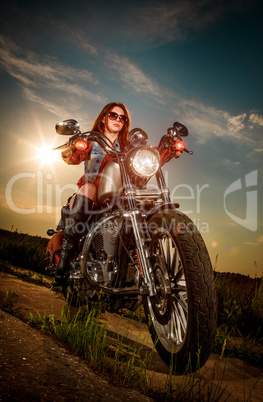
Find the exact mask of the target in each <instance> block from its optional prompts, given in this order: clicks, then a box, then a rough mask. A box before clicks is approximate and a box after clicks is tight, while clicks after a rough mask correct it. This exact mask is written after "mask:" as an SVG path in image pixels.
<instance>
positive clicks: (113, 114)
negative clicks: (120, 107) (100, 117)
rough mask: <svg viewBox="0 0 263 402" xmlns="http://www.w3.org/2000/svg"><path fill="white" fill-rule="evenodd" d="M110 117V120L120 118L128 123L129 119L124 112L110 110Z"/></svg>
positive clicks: (122, 121)
mask: <svg viewBox="0 0 263 402" xmlns="http://www.w3.org/2000/svg"><path fill="white" fill-rule="evenodd" d="M108 117H109V119H110V120H117V119H118V118H119V119H120V122H121V123H122V124H124V123H126V121H127V120H128V119H127V117H126V116H125V115H124V114H118V113H115V112H109V113H108Z"/></svg>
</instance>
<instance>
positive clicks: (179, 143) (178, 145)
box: [174, 140, 185, 151]
mask: <svg viewBox="0 0 263 402" xmlns="http://www.w3.org/2000/svg"><path fill="white" fill-rule="evenodd" d="M174 147H175V149H176V150H177V151H183V150H184V149H185V144H184V142H183V141H182V140H177V141H175V144H174Z"/></svg>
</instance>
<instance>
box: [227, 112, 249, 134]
mask: <svg viewBox="0 0 263 402" xmlns="http://www.w3.org/2000/svg"><path fill="white" fill-rule="evenodd" d="M246 117H247V115H246V113H243V114H240V115H238V116H232V117H229V118H228V123H227V125H228V128H229V131H230V132H231V133H234V134H236V133H237V132H238V131H240V130H243V128H244V127H245V125H244V120H245V118H246Z"/></svg>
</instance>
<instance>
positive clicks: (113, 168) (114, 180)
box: [97, 161, 122, 205]
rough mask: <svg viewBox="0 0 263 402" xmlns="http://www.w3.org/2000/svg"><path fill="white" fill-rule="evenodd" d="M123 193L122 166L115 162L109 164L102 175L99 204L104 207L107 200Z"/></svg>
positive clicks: (98, 197) (98, 196)
mask: <svg viewBox="0 0 263 402" xmlns="http://www.w3.org/2000/svg"><path fill="white" fill-rule="evenodd" d="M121 191H122V180H121V172H120V166H119V164H118V163H117V162H115V161H110V162H109V163H107V165H106V166H105V168H104V169H103V172H102V174H101V178H100V182H99V188H98V195H97V202H98V204H99V205H102V204H103V203H104V202H105V201H106V200H107V199H111V198H112V197H114V196H116V195H118V194H120V193H121Z"/></svg>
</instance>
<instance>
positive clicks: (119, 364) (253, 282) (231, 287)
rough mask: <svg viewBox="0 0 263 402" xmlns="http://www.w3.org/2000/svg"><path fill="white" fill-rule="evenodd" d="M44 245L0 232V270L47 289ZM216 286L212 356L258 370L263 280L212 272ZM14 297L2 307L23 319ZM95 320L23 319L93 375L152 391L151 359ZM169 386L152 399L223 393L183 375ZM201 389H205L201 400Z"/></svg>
mask: <svg viewBox="0 0 263 402" xmlns="http://www.w3.org/2000/svg"><path fill="white" fill-rule="evenodd" d="M47 242H48V239H42V238H39V237H35V236H29V235H25V234H20V233H17V232H8V231H4V230H1V229H0V253H1V260H2V262H0V269H1V270H2V271H4V272H9V273H12V274H15V275H17V276H19V277H20V278H21V279H22V280H25V281H27V282H31V283H35V284H38V285H45V286H50V283H47V284H46V282H45V280H44V277H43V272H44V265H45V249H46V245H47ZM10 264H14V265H19V266H20V267H22V268H23V267H24V268H27V270H26V271H25V270H23V269H21V270H20V269H17V268H12V267H11V266H10ZM31 271H34V273H33V272H31ZM215 281H216V288H217V293H218V311H219V315H218V329H217V333H216V339H215V347H214V352H215V353H217V354H219V355H220V356H222V357H223V356H224V357H225V356H232V357H237V358H239V359H242V360H245V361H247V362H249V363H252V364H255V365H261V366H262V361H263V279H262V278H257V279H252V278H249V277H247V276H244V275H239V274H230V273H219V272H215ZM16 298H17V295H16V294H14V293H11V292H8V293H7V294H6V297H5V300H4V302H3V306H2V308H3V309H4V310H5V311H7V312H8V313H11V314H14V315H16V316H18V317H19V318H22V317H21V312H20V310H19V309H15V308H14V306H13V302H14V301H15V300H16ZM122 314H123V315H124V316H125V317H128V318H132V319H135V320H137V321H139V322H145V317H144V312H143V310H142V309H140V308H139V309H138V310H136V312H135V313H134V312H132V313H131V312H129V311H127V310H123V311H122ZM99 316H100V315H99V313H98V310H96V309H95V310H94V309H91V310H87V309H86V310H83V309H82V310H79V312H78V313H77V314H76V316H75V317H74V318H73V319H70V318H69V315H68V311H67V309H66V307H65V308H64V310H63V317H61V319H60V320H56V319H55V317H54V316H53V315H51V316H50V317H45V316H40V315H39V314H38V313H37V314H33V313H30V314H29V316H28V317H27V320H28V322H29V323H30V325H32V326H35V327H36V328H38V329H41V330H44V331H49V332H50V333H53V334H55V335H56V336H57V337H58V338H59V339H60V340H61V341H63V342H65V343H66V344H68V345H69V346H70V348H72V350H73V351H74V353H76V354H78V355H79V356H82V357H84V358H85V359H87V361H88V362H89V364H90V365H92V366H93V367H94V368H95V369H96V370H97V371H99V372H102V373H110V374H111V376H113V378H114V381H116V382H118V383H121V384H123V385H135V384H139V388H140V389H141V390H142V391H143V392H144V393H145V392H146V393H147V392H148V393H151V392H153V391H150V385H149V384H150V377H149V373H150V362H151V357H152V356H149V357H147V358H144V359H141V356H140V350H138V349H137V348H135V347H134V346H133V347H127V345H125V344H124V342H123V340H122V339H121V337H119V339H118V342H117V344H116V345H114V346H113V345H112V343H110V342H109V341H108V338H107V336H106V333H107V325H106V324H105V325H101V323H100V322H99ZM147 359H148V360H147ZM174 381H175V380H174V378H173V376H172V373H170V374H169V375H168V376H167V379H166V383H165V387H164V390H163V391H162V392H159V393H158V395H155V399H156V398H157V399H156V400H158V398H159V397H160V400H161V399H162V398H164V397H165V398H166V400H186V401H187V400H193V399H191V398H193V395H194V394H195V395H197V396H198V395H199V396H200V395H202V397H204V399H205V400H217V398H219V396H220V393H221V391H222V389H221V387H219V388H218V389H217V388H216V387H212V388H213V389H212V388H211V389H210V388H209V387H210V385H209V384H205V383H204V382H200V381H199V380H198V379H197V377H195V376H194V377H193V376H188V375H187V373H186V375H185V376H184V381H183V382H182V381H181V382H180V383H175V382H174ZM212 384H213V379H212ZM204 389H206V391H205V392H206V394H205V395H204V394H203V392H204ZM215 392H216V393H215ZM182 395H183V396H182ZM178 398H179V399H178ZM180 398H182V399H180ZM210 398H213V399H210ZM197 400H198V399H197ZM199 400H202V398H201V399H199ZM218 400H219V399H218Z"/></svg>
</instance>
